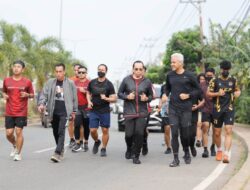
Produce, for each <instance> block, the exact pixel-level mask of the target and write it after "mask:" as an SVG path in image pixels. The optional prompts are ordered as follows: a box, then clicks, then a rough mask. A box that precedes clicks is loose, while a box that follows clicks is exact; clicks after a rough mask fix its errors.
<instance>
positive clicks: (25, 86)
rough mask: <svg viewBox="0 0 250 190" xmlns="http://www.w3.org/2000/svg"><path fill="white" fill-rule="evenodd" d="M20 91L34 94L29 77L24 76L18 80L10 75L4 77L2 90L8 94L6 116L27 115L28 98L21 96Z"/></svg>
mask: <svg viewBox="0 0 250 190" xmlns="http://www.w3.org/2000/svg"><path fill="white" fill-rule="evenodd" d="M22 91H23V92H27V93H29V94H34V90H33V87H32V83H31V81H30V80H29V79H27V78H24V77H22V78H21V79H20V80H18V81H16V80H14V79H13V78H12V77H8V78H5V79H4V81H3V92H4V93H6V94H7V95H8V96H9V98H8V99H7V102H6V109H5V115H6V116H12V117H27V113H28V98H21V92H22Z"/></svg>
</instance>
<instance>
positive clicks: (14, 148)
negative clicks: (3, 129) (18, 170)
mask: <svg viewBox="0 0 250 190" xmlns="http://www.w3.org/2000/svg"><path fill="white" fill-rule="evenodd" d="M16 153H17V149H16V146H13V149H12V151H11V153H10V157H14V156H15V154H16Z"/></svg>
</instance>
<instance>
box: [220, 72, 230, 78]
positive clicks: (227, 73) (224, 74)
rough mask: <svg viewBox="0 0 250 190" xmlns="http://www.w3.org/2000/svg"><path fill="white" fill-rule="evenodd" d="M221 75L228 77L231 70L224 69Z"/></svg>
mask: <svg viewBox="0 0 250 190" xmlns="http://www.w3.org/2000/svg"><path fill="white" fill-rule="evenodd" d="M221 75H222V76H223V77H224V78H227V77H228V75H229V71H226V70H225V71H222V72H221Z"/></svg>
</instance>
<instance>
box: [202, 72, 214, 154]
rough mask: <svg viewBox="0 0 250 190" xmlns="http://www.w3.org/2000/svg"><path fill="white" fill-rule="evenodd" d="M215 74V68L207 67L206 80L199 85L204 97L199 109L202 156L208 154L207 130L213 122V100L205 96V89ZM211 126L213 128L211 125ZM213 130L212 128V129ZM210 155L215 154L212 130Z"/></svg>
mask: <svg viewBox="0 0 250 190" xmlns="http://www.w3.org/2000/svg"><path fill="white" fill-rule="evenodd" d="M214 76H215V70H214V69H213V68H207V69H206V71H205V77H206V80H205V81H203V82H202V83H201V84H200V86H201V90H202V92H203V94H204V98H205V104H204V107H203V108H202V109H201V111H202V127H201V129H202V140H203V147H204V152H203V153H202V157H203V158H207V157H208V156H209V152H208V149H207V148H208V131H209V127H210V125H212V122H213V120H212V119H213V117H212V110H213V102H212V99H211V98H209V97H208V96H207V89H208V84H209V82H210V80H211V79H212V78H213V77H214ZM212 128H214V127H213V126H212ZM213 131H214V129H213ZM210 150H211V156H215V154H216V152H215V147H214V132H213V136H212V145H211V148H210Z"/></svg>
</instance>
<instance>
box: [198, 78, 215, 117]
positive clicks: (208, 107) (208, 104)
mask: <svg viewBox="0 0 250 190" xmlns="http://www.w3.org/2000/svg"><path fill="white" fill-rule="evenodd" d="M200 87H201V90H202V92H203V96H204V99H205V104H204V106H203V107H202V108H201V112H203V113H208V114H211V113H212V111H213V100H212V99H211V98H209V97H208V96H207V95H206V94H207V89H208V83H207V82H206V83H204V84H201V85H200Z"/></svg>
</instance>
